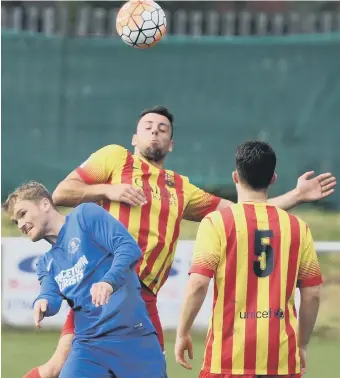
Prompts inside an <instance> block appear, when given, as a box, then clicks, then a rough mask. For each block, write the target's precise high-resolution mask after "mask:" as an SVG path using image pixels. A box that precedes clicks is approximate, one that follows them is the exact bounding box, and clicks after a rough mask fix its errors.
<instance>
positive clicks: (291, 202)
mask: <svg viewBox="0 0 340 378" xmlns="http://www.w3.org/2000/svg"><path fill="white" fill-rule="evenodd" d="M268 202H269V203H270V204H272V205H275V206H277V207H279V208H281V209H283V210H290V209H292V208H293V207H295V206H297V205H299V204H300V203H301V200H300V196H299V192H298V191H297V190H296V189H293V190H291V191H290V192H287V193H285V194H283V195H282V196H278V197H274V198H269V199H268Z"/></svg>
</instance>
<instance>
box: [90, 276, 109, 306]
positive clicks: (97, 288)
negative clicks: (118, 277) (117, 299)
mask: <svg viewBox="0 0 340 378" xmlns="http://www.w3.org/2000/svg"><path fill="white" fill-rule="evenodd" d="M90 293H91V295H92V303H93V304H94V305H95V306H96V307H98V306H103V305H104V304H106V303H109V299H110V295H111V294H112V293H113V287H112V286H111V285H110V284H108V283H107V282H98V283H96V284H93V285H92V287H91V291H90Z"/></svg>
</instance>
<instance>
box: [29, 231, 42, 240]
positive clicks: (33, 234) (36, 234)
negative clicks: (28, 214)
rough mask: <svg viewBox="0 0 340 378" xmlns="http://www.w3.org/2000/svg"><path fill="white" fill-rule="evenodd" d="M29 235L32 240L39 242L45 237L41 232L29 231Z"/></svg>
mask: <svg viewBox="0 0 340 378" xmlns="http://www.w3.org/2000/svg"><path fill="white" fill-rule="evenodd" d="M27 236H28V237H29V238H30V239H31V241H32V242H37V241H39V240H41V239H42V238H43V236H42V235H41V234H40V233H39V232H32V231H31V232H29V233H28V234H27Z"/></svg>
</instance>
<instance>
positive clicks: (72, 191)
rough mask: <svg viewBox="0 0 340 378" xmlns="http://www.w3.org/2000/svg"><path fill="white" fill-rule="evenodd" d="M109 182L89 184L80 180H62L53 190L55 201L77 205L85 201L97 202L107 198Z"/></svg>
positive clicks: (61, 204) (59, 203)
mask: <svg viewBox="0 0 340 378" xmlns="http://www.w3.org/2000/svg"><path fill="white" fill-rule="evenodd" d="M107 185H108V184H95V185H88V184H86V183H84V182H81V181H79V180H65V181H62V182H61V183H60V184H59V185H58V186H57V188H56V190H55V191H54V192H53V195H52V198H53V202H54V203H55V204H56V205H57V206H69V207H73V206H77V205H79V204H80V203H83V202H96V201H99V200H103V199H106V195H105V192H106V189H107Z"/></svg>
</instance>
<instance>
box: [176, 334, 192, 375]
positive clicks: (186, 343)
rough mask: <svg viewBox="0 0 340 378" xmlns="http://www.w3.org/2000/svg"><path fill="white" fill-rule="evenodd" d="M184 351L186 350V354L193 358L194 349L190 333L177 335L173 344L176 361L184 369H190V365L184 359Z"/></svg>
mask: <svg viewBox="0 0 340 378" xmlns="http://www.w3.org/2000/svg"><path fill="white" fill-rule="evenodd" d="M185 351H188V356H189V358H190V360H192V359H193V358H194V351H193V347H192V341H191V337H190V335H187V336H177V337H176V344H175V356H176V362H177V363H178V364H180V365H181V366H183V367H184V368H185V369H188V370H191V369H192V366H191V365H190V364H188V362H187V361H186V359H185Z"/></svg>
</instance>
